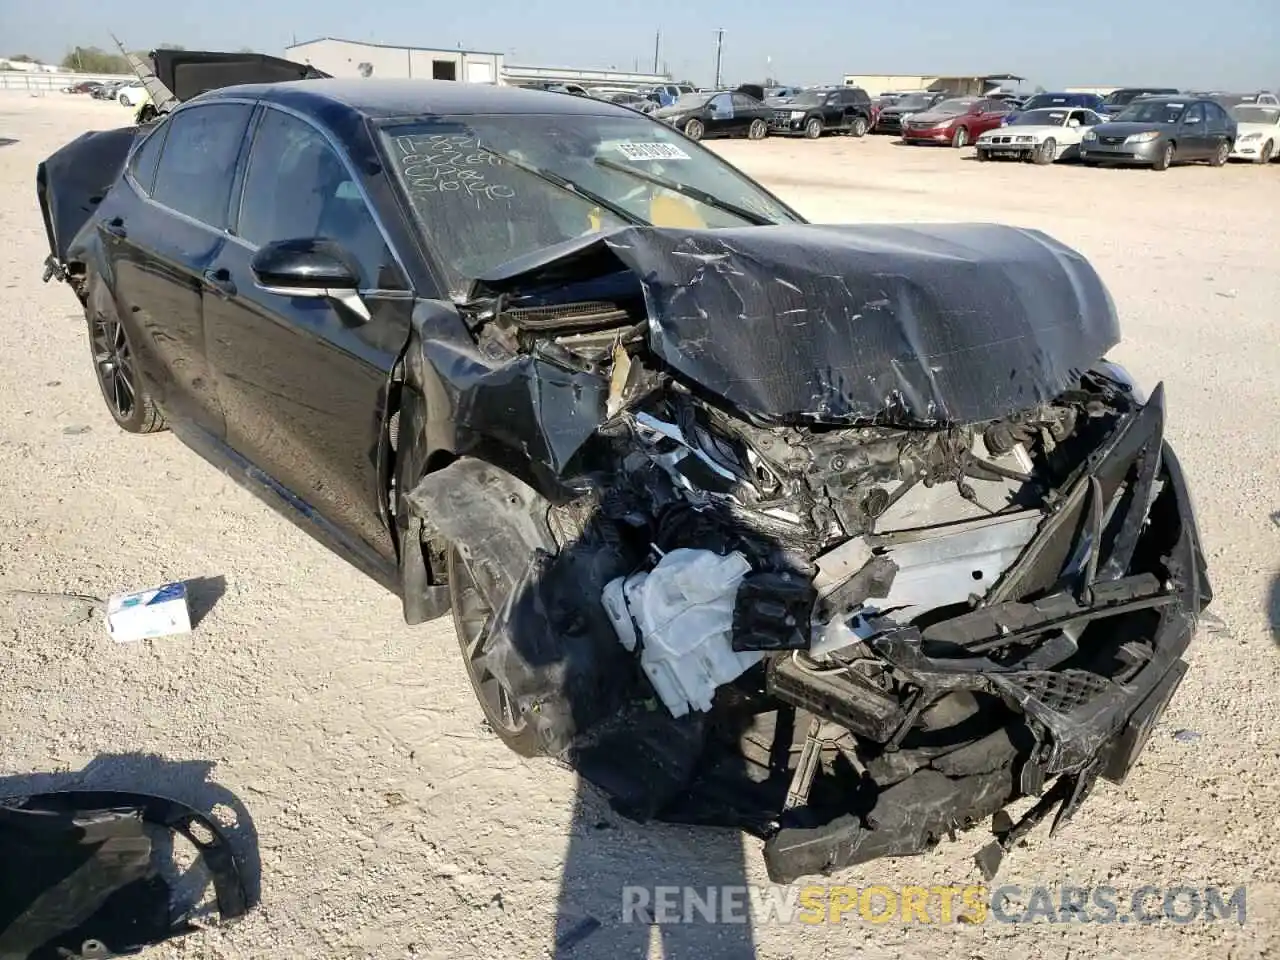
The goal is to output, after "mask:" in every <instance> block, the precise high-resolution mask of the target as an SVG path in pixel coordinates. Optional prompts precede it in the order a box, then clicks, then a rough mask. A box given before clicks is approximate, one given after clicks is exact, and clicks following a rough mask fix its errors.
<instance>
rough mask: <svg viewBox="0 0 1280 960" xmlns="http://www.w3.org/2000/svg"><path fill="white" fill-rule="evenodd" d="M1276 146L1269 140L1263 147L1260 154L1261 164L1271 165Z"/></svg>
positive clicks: (1259, 160)
mask: <svg viewBox="0 0 1280 960" xmlns="http://www.w3.org/2000/svg"><path fill="white" fill-rule="evenodd" d="M1275 149H1276V145H1275V144H1274V143H1272V142H1271V141H1270V140H1268V141H1267V142H1266V143H1264V144H1263V145H1262V152H1261V153H1260V154H1258V162H1259V163H1270V162H1271V157H1272V154H1274V153H1275Z"/></svg>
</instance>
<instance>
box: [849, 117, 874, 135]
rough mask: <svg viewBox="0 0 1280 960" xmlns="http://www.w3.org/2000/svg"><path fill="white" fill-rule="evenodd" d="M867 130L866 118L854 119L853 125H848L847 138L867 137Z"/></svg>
mask: <svg viewBox="0 0 1280 960" xmlns="http://www.w3.org/2000/svg"><path fill="white" fill-rule="evenodd" d="M869 129H870V128H869V127H868V126H867V118H866V117H854V118H853V123H851V124H850V125H849V136H851V137H865V136H866V135H867V130H869Z"/></svg>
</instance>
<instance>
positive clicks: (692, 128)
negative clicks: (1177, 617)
mask: <svg viewBox="0 0 1280 960" xmlns="http://www.w3.org/2000/svg"><path fill="white" fill-rule="evenodd" d="M706 132H707V128H706V127H704V126H703V125H702V121H701V120H690V121H689V122H688V123H686V124H685V125H684V135H685V136H686V137H688V138H689V139H690V140H701V139H702V135H703V134H704V133H706Z"/></svg>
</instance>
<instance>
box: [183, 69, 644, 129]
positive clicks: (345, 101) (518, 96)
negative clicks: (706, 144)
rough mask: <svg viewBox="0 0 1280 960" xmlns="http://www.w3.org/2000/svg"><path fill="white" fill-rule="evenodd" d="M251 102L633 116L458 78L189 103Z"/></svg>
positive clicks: (393, 111)
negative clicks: (466, 81) (244, 99)
mask: <svg viewBox="0 0 1280 960" xmlns="http://www.w3.org/2000/svg"><path fill="white" fill-rule="evenodd" d="M238 98H249V99H254V100H265V101H268V102H271V103H278V104H280V105H281V106H287V107H291V108H293V109H295V110H299V111H301V112H303V113H313V114H325V113H329V112H331V111H332V110H334V108H339V109H345V110H346V111H349V112H351V113H356V114H359V115H361V116H364V117H369V118H372V119H380V118H388V117H420V116H449V115H451V114H458V115H468V114H483V113H503V114H530V115H536V114H569V115H579V116H623V117H628V118H634V116H635V112H634V111H632V110H627V109H626V108H624V107H619V106H615V105H613V104H610V103H608V102H607V101H604V100H596V99H593V98H590V97H567V96H565V95H564V94H562V93H554V92H550V91H546V90H526V89H522V88H520V87H506V86H495V85H492V84H486V83H463V82H459V81H456V80H408V79H405V80H400V79H395V80H375V79H372V78H355V79H337V78H334V79H323V80H322V79H314V80H290V81H287V82H283V83H261V84H245V85H242V86H234V87H222V88H220V89H218V90H211V91H209V92H208V93H205V94H201V95H200V96H199V97H196V98H194V99H192V100H190V101H188V102H189V103H197V102H199V103H208V102H210V101H214V100H233V99H238Z"/></svg>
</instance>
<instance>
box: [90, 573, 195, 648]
mask: <svg viewBox="0 0 1280 960" xmlns="http://www.w3.org/2000/svg"><path fill="white" fill-rule="evenodd" d="M107 630H108V631H110V633H111V639H113V640H115V641H116V643H133V642H135V641H138V640H148V639H151V638H152V637H165V636H170V635H172V634H178V633H190V632H191V611H190V608H189V607H188V606H187V585H186V584H185V583H166V584H164V585H163V586H159V587H155V588H153V589H150V590H140V591H138V592H136V593H118V594H116V595H115V596H113V597H112V598H111V599H110V600H108V601H107Z"/></svg>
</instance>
